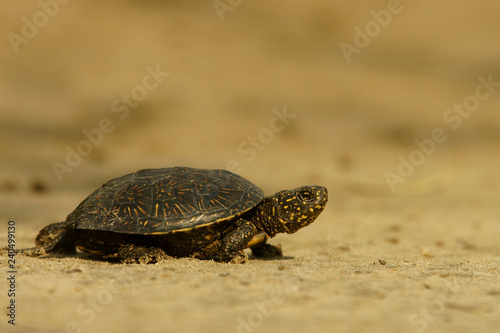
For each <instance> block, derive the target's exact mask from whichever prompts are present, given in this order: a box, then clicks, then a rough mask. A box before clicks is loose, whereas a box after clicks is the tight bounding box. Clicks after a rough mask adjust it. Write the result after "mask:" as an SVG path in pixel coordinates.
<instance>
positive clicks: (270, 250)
mask: <svg viewBox="0 0 500 333" xmlns="http://www.w3.org/2000/svg"><path fill="white" fill-rule="evenodd" d="M251 249H252V255H253V256H254V257H258V258H275V257H283V251H282V250H281V244H280V245H277V246H276V245H271V244H267V243H261V244H258V245H255V246H252V248H251Z"/></svg>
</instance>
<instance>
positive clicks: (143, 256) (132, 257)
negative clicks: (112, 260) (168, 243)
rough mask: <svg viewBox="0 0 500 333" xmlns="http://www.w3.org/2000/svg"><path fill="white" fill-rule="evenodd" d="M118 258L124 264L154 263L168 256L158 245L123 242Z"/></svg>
mask: <svg viewBox="0 0 500 333" xmlns="http://www.w3.org/2000/svg"><path fill="white" fill-rule="evenodd" d="M118 258H119V259H120V260H121V262H123V263H125V264H135V263H139V264H155V263H157V262H160V261H162V260H165V259H168V258H170V256H168V255H167V254H166V253H165V252H164V251H163V250H162V249H160V248H158V247H148V246H137V245H134V244H125V245H122V246H120V249H119V250H118Z"/></svg>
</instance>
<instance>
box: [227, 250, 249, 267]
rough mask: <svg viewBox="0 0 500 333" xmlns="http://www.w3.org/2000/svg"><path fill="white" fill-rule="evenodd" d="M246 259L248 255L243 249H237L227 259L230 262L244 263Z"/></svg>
mask: <svg viewBox="0 0 500 333" xmlns="http://www.w3.org/2000/svg"><path fill="white" fill-rule="evenodd" d="M247 261H248V255H247V254H246V253H245V252H243V251H238V252H237V253H236V256H234V257H233V259H231V260H230V261H229V263H230V264H244V263H246V262H247Z"/></svg>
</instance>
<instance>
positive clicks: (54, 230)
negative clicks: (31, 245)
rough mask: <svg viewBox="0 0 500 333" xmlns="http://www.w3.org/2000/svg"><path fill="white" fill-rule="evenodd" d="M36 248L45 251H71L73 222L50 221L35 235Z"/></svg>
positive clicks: (73, 234) (73, 246)
mask: <svg viewBox="0 0 500 333" xmlns="http://www.w3.org/2000/svg"><path fill="white" fill-rule="evenodd" d="M35 244H36V247H37V248H43V249H45V252H47V253H51V252H63V253H73V252H75V251H76V249H75V224H74V223H67V222H59V223H52V224H49V225H48V226H46V227H44V228H43V229H42V230H40V232H39V233H38V236H36V239H35Z"/></svg>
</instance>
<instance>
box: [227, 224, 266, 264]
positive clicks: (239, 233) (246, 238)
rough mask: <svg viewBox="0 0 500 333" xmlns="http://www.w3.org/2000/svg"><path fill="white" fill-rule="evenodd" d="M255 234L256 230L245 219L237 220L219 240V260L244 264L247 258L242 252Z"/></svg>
mask: <svg viewBox="0 0 500 333" xmlns="http://www.w3.org/2000/svg"><path fill="white" fill-rule="evenodd" d="M256 233H257V228H256V227H255V226H254V225H253V224H252V223H251V222H249V221H247V220H245V219H239V220H238V221H236V223H235V224H234V226H233V228H232V229H231V230H230V231H229V232H228V233H226V234H225V236H224V237H223V238H222V240H221V245H220V258H221V260H222V261H225V262H232V263H241V264H243V263H245V262H246V261H247V260H248V256H247V255H246V254H245V252H243V249H245V248H246V247H247V244H248V243H249V242H250V241H251V240H252V238H253V237H254V236H255V234H256Z"/></svg>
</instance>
